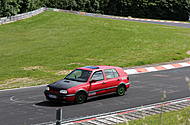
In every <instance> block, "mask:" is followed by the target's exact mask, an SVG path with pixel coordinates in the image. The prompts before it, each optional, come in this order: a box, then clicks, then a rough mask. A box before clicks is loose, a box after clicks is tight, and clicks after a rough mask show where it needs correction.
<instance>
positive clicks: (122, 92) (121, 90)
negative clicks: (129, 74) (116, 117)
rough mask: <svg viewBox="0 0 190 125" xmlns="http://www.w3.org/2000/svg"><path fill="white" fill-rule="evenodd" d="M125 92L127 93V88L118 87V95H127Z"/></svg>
mask: <svg viewBox="0 0 190 125" xmlns="http://www.w3.org/2000/svg"><path fill="white" fill-rule="evenodd" d="M125 91H126V88H125V86H124V85H120V86H118V88H117V91H116V93H117V95H119V96H122V95H125Z"/></svg>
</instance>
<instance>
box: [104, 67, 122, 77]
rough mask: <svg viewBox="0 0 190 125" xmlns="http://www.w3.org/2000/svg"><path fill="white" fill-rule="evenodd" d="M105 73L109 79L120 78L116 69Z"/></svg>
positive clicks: (107, 70)
mask: <svg viewBox="0 0 190 125" xmlns="http://www.w3.org/2000/svg"><path fill="white" fill-rule="evenodd" d="M104 73H105V75H106V78H107V79H112V78H117V77H118V76H119V75H118V73H117V71H116V70H115V69H105V70H104Z"/></svg>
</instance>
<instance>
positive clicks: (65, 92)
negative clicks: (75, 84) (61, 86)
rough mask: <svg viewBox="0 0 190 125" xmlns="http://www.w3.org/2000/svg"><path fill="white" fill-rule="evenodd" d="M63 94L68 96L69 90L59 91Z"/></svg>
mask: <svg viewBox="0 0 190 125" xmlns="http://www.w3.org/2000/svg"><path fill="white" fill-rule="evenodd" d="M59 92H60V93H61V94H67V90H60V91H59Z"/></svg>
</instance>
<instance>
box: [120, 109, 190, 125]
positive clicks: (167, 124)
mask: <svg viewBox="0 0 190 125" xmlns="http://www.w3.org/2000/svg"><path fill="white" fill-rule="evenodd" d="M160 118H161V117H160V114H158V115H153V116H147V117H145V118H143V119H139V120H133V121H129V122H128V123H123V124H118V125H190V107H187V108H184V109H182V110H179V111H172V112H167V113H163V114H162V120H160Z"/></svg>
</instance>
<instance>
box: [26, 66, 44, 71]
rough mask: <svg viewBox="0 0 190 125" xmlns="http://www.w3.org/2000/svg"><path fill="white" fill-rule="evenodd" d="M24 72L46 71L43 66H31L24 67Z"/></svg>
mask: <svg viewBox="0 0 190 125" xmlns="http://www.w3.org/2000/svg"><path fill="white" fill-rule="evenodd" d="M23 69H24V70H40V69H44V67H43V66H30V67H23Z"/></svg>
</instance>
